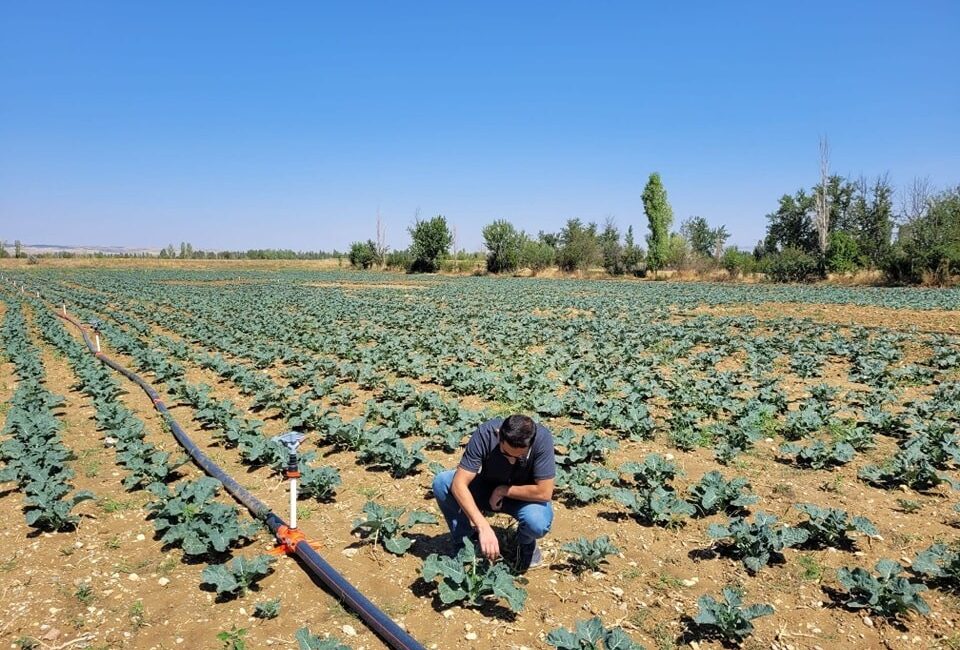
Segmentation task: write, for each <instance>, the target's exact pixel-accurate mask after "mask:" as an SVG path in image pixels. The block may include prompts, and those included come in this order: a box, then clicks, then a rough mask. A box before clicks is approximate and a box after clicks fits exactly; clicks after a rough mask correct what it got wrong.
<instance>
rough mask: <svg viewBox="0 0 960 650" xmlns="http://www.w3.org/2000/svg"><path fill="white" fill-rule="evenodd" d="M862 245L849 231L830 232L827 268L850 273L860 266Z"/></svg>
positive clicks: (834, 271) (831, 270)
mask: <svg viewBox="0 0 960 650" xmlns="http://www.w3.org/2000/svg"><path fill="white" fill-rule="evenodd" d="M860 261H861V259H860V246H859V245H857V240H856V239H854V238H853V236H851V235H850V234H849V233H846V232H843V231H839V230H838V231H834V232H832V233H830V244H829V246H828V247H827V270H828V271H830V272H831V273H850V272H851V271H856V270H857V269H858V268H860Z"/></svg>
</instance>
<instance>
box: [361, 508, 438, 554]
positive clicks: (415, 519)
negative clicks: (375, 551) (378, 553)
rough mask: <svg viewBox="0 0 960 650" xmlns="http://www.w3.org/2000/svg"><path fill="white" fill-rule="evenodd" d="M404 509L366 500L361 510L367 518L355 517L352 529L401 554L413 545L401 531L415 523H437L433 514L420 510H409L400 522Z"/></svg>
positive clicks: (408, 528)
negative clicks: (404, 518)
mask: <svg viewBox="0 0 960 650" xmlns="http://www.w3.org/2000/svg"><path fill="white" fill-rule="evenodd" d="M406 510H407V509H406V508H404V507H402V506H398V507H390V506H382V505H380V504H379V503H376V502H374V501H367V503H366V504H364V506H363V512H364V513H365V514H366V515H367V518H366V519H357V520H356V521H355V522H354V523H353V529H354V530H355V531H359V532H360V534H361V535H362V536H363V537H364V539H367V540H369V541H370V542H371V543H372V544H374V545H376V544H378V543H380V544H383V547H384V548H385V549H387V550H388V551H390V552H391V553H393V554H395V555H403V554H404V553H406V552H407V550H408V549H409V548H410V546H411V545H413V540H412V539H410V538H408V537H404V536H403V533H405V532H406V531H408V530H410V529H411V528H413V527H414V526H416V525H417V524H435V523H437V517H436V516H435V515H432V514H430V513H429V512H423V511H422V510H413V511H411V512H410V513H409V514H408V515H407V520H406V521H404V522H401V521H400V517H402V516H403V513H404V512H406Z"/></svg>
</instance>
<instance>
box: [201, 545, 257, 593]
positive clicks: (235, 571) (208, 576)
mask: <svg viewBox="0 0 960 650" xmlns="http://www.w3.org/2000/svg"><path fill="white" fill-rule="evenodd" d="M275 561H276V558H273V557H271V556H269V555H257V556H256V557H254V558H252V559H247V558H245V557H236V558H234V559H232V560H230V561H229V562H226V563H224V564H211V565H209V566H208V567H207V568H205V569H204V570H203V574H202V576H201V577H202V578H203V581H202V582H201V583H200V584H204V585H211V586H213V587H214V588H215V589H216V590H217V595H218V596H221V597H224V598H236V597H237V596H242V595H244V594H246V593H247V591H248V590H250V589H251V588H253V587H254V586H255V585H256V584H257V583H258V582H260V580H262V579H263V578H265V577H267V576H268V575H270V573H272V572H273V569H271V568H270V565H271V564H273V563H274V562H275Z"/></svg>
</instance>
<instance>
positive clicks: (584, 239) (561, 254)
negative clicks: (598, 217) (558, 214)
mask: <svg viewBox="0 0 960 650" xmlns="http://www.w3.org/2000/svg"><path fill="white" fill-rule="evenodd" d="M599 261H600V243H599V242H598V241H597V224H595V223H591V224H589V225H587V226H584V225H583V222H581V221H580V220H579V219H568V220H567V225H566V226H564V228H563V230H561V231H560V248H559V250H558V251H557V265H558V266H559V267H560V269H561V270H563V271H584V270H586V269H588V268H590V267H592V266H595V265H596V264H597V263H598V262H599Z"/></svg>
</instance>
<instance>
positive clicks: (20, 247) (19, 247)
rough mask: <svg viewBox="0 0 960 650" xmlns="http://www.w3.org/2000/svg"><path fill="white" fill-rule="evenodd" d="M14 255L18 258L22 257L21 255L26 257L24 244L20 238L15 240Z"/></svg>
mask: <svg viewBox="0 0 960 650" xmlns="http://www.w3.org/2000/svg"><path fill="white" fill-rule="evenodd" d="M13 256H14V257H15V258H17V259H20V258H21V257H25V255H24V254H23V244H22V243H20V240H19V239H16V240H14V242H13Z"/></svg>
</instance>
